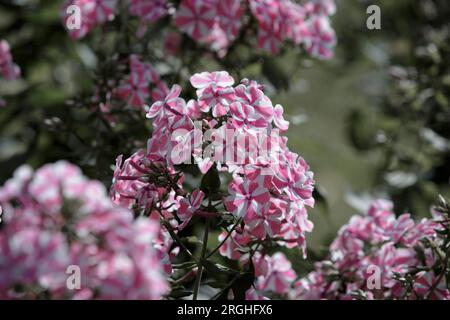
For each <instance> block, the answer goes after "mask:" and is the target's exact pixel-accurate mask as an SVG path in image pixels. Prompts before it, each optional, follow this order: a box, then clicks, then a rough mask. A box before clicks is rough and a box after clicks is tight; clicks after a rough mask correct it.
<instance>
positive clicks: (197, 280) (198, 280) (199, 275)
mask: <svg viewBox="0 0 450 320" xmlns="http://www.w3.org/2000/svg"><path fill="white" fill-rule="evenodd" d="M208 235H209V220H208V219H206V225H205V233H204V234H203V246H202V251H201V255H200V261H199V262H198V271H197V277H196V278H195V283H194V295H193V297H192V300H197V297H198V291H199V289H200V283H201V281H202V273H203V261H204V260H205V256H206V249H207V248H208Z"/></svg>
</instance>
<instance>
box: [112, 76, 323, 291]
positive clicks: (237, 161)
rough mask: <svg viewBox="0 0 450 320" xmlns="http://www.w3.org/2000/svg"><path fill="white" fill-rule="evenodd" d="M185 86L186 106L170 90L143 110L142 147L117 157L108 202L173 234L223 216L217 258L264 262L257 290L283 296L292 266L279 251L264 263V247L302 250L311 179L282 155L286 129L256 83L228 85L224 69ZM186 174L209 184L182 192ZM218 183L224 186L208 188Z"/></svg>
mask: <svg viewBox="0 0 450 320" xmlns="http://www.w3.org/2000/svg"><path fill="white" fill-rule="evenodd" d="M190 80H191V84H192V86H193V87H194V88H195V89H196V95H197V97H196V99H191V100H189V101H186V100H184V99H183V98H181V97H180V95H181V91H182V90H181V87H180V86H178V85H174V86H173V87H172V88H171V89H170V90H169V92H168V94H167V96H166V97H165V98H164V99H162V100H160V101H157V102H155V103H153V105H151V106H150V108H149V109H148V113H147V117H148V118H150V119H152V121H153V122H152V124H153V132H152V136H151V138H150V139H149V140H148V142H147V148H146V149H145V150H144V149H141V150H138V151H137V152H136V153H135V154H133V155H132V156H131V157H130V158H128V159H126V160H123V158H122V156H119V157H118V158H117V163H116V170H115V173H114V180H113V185H112V187H111V197H112V199H113V201H114V202H115V203H116V204H118V205H125V206H127V207H129V208H132V209H133V210H134V211H135V212H136V214H137V215H143V216H150V218H151V219H154V218H155V217H156V218H159V219H160V220H161V223H162V226H163V229H166V230H167V231H169V232H170V233H171V234H172V235H173V234H176V233H178V232H181V231H182V230H184V229H185V228H186V227H187V226H189V225H190V221H191V220H192V219H193V217H195V216H197V217H219V218H223V219H224V220H226V219H225V218H226V217H228V216H231V219H232V220H234V221H235V224H234V225H233V224H229V227H228V228H229V229H228V230H227V231H226V232H224V233H223V234H221V235H220V236H219V241H220V242H221V243H222V245H221V247H220V250H219V252H220V253H221V254H222V255H223V256H225V257H227V258H229V259H237V260H239V261H240V263H241V264H242V265H243V266H248V264H249V263H252V264H256V262H254V261H256V260H255V259H258V261H261V263H262V261H266V262H264V264H267V265H269V266H270V268H262V269H261V270H260V271H258V273H257V275H256V276H257V279H258V280H257V283H256V284H255V285H256V286H257V288H258V290H259V291H258V292H264V291H270V292H275V293H276V294H281V295H284V294H286V293H287V288H286V286H287V284H288V283H290V282H292V280H293V279H291V278H292V276H293V274H292V272H291V271H289V270H291V267H290V263H289V262H288V261H287V260H286V259H285V257H284V256H282V255H281V254H278V255H275V256H273V257H269V256H268V255H267V254H266V253H265V249H264V248H265V243H272V244H277V245H281V246H285V247H287V248H294V247H298V248H300V249H302V250H303V251H304V250H305V248H306V242H305V233H307V232H310V231H312V228H313V225H312V223H311V221H309V219H308V214H307V207H308V206H313V205H314V199H313V197H312V191H313V188H314V180H313V173H312V172H311V171H310V169H309V166H308V165H307V163H306V162H305V161H304V160H303V158H301V157H299V156H298V155H297V154H295V153H293V152H291V151H290V150H289V149H288V147H287V138H286V137H285V136H283V133H284V132H285V131H286V130H287V128H288V124H289V122H288V121H286V120H285V119H284V118H283V108H282V106H280V105H277V106H275V107H274V106H273V104H272V102H271V100H270V99H269V98H268V97H267V96H266V95H265V93H264V88H263V86H261V85H260V84H258V83H257V82H255V81H250V80H247V79H244V80H242V81H241V83H239V84H237V85H235V84H234V79H233V78H232V77H231V76H230V75H229V74H228V73H227V72H225V71H219V72H211V73H210V72H203V73H199V74H195V75H193V76H192V77H191V79H190ZM259 135H262V136H263V138H259V137H258V136H259ZM236 138H237V140H236ZM258 142H261V144H262V145H265V146H266V148H263V150H264V151H265V152H260V151H261V150H259V148H258V147H259V146H260V145H259V144H258ZM192 170H194V171H195V170H197V171H198V172H199V173H200V174H202V175H203V179H202V180H204V181H207V182H208V183H209V184H208V183H207V184H206V185H204V183H203V182H202V185H201V186H197V187H194V189H192V186H190V187H189V188H187V187H186V183H185V182H186V181H185V180H187V179H190V174H191V173H190V172H192ZM186 172H187V173H186ZM186 175H188V178H186ZM214 177H215V178H214ZM221 181H228V188H225V189H223V188H222V189H223V190H220V189H219V187H214V184H215V183H218V184H221ZM189 190H192V191H189ZM256 253H257V255H256ZM252 261H253V262H252ZM264 270H266V271H267V272H266V273H267V274H266V277H267V278H265V271H264ZM285 278H286V279H285Z"/></svg>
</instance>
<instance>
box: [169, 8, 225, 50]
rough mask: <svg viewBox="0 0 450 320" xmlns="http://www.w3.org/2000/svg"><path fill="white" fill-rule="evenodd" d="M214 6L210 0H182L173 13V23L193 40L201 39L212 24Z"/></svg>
mask: <svg viewBox="0 0 450 320" xmlns="http://www.w3.org/2000/svg"><path fill="white" fill-rule="evenodd" d="M215 15H216V7H215V5H214V2H213V1H210V0H206V1H204V0H183V1H181V3H180V6H179V8H178V10H177V12H176V15H175V25H176V26H177V27H178V28H179V29H180V30H181V31H183V32H185V33H186V34H188V35H189V36H190V37H192V38H193V39H194V40H197V41H202V40H203V39H205V37H206V36H207V35H208V33H209V32H210V30H211V29H212V27H213V26H214V20H215Z"/></svg>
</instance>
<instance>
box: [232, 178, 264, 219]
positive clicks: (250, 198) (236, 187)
mask: <svg viewBox="0 0 450 320" xmlns="http://www.w3.org/2000/svg"><path fill="white" fill-rule="evenodd" d="M228 191H229V193H230V195H229V197H228V198H227V199H226V200H225V206H226V207H227V209H228V210H229V211H230V212H233V213H234V214H235V215H236V216H238V217H245V216H246V215H247V214H251V213H253V212H255V211H256V210H259V208H260V206H261V205H262V204H264V203H265V202H267V201H269V199H270V195H269V192H268V191H267V189H265V188H264V187H263V186H262V181H261V180H260V179H258V180H254V181H249V180H243V179H242V178H239V177H237V178H235V179H234V180H233V182H232V183H231V184H230V186H229V188H228Z"/></svg>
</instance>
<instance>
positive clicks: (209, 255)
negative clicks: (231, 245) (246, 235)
mask: <svg viewBox="0 0 450 320" xmlns="http://www.w3.org/2000/svg"><path fill="white" fill-rule="evenodd" d="M241 221H242V218H239V219H238V221H236V223H235V224H234V225H233V227H232V228H231V229H230V231H229V232H228V234H227V236H226V237H225V238H224V239H223V240H222V241H221V242H220V243H219V245H218V246H217V247H216V248H215V249H214V250H213V251H211V253H210V254H208V256H207V257H206V259H208V258H210V257H211V256H212V255H213V254H214V253H216V252H217V251H218V250H219V249H220V248H221V247H222V246H223V244H224V243H225V241H227V240H228V238H229V237H230V236H231V233H233V231H234V229H236V227H237V226H238V225H239V224H240V223H241Z"/></svg>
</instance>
